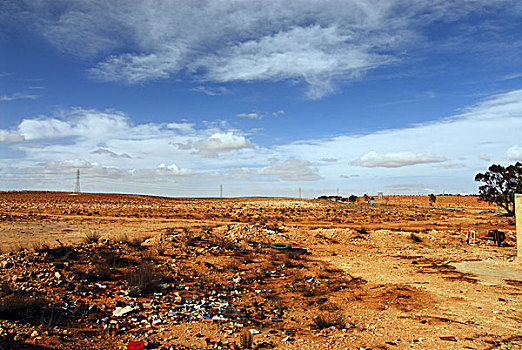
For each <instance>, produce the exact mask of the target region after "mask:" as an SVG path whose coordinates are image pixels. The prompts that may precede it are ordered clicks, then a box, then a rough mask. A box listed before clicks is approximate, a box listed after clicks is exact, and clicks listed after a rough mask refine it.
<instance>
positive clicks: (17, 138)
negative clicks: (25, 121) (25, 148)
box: [0, 129, 25, 142]
mask: <svg viewBox="0 0 522 350" xmlns="http://www.w3.org/2000/svg"><path fill="white" fill-rule="evenodd" d="M22 141H25V137H23V136H22V135H20V134H17V133H13V132H9V131H7V130H2V129H0V142H22Z"/></svg>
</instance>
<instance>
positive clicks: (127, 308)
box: [112, 305, 138, 317]
mask: <svg viewBox="0 0 522 350" xmlns="http://www.w3.org/2000/svg"><path fill="white" fill-rule="evenodd" d="M137 309H138V307H133V306H130V305H127V306H125V307H119V306H118V307H117V308H116V310H114V311H113V312H112V316H114V317H121V316H125V315H126V314H128V313H130V312H133V311H135V310H137Z"/></svg>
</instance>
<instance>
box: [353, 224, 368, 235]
mask: <svg viewBox="0 0 522 350" xmlns="http://www.w3.org/2000/svg"><path fill="white" fill-rule="evenodd" d="M355 231H357V232H358V233H360V234H361V235H367V234H368V229H367V228H366V227H364V226H361V227H359V228H358V229H356V230H355Z"/></svg>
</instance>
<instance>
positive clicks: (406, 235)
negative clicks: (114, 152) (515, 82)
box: [0, 192, 522, 349]
mask: <svg viewBox="0 0 522 350" xmlns="http://www.w3.org/2000/svg"><path fill="white" fill-rule="evenodd" d="M439 205H440V206H443V207H452V208H474V209H477V208H482V209H498V208H494V207H491V206H488V205H487V204H484V203H481V202H478V201H477V199H476V197H467V196H466V197H462V196H444V197H442V196H438V197H437V202H436V203H434V205H433V206H431V205H430V203H429V200H428V198H427V197H421V196H414V197H408V198H400V197H398V196H392V197H385V198H384V199H383V201H382V202H378V201H376V203H375V205H368V204H366V203H364V202H361V201H359V202H357V203H338V202H333V201H327V200H296V199H284V198H279V199H278V198H239V199H175V198H161V197H147V196H125V195H111V194H80V195H73V194H69V193H53V192H0V236H1V237H2V250H3V252H4V254H3V255H2V257H1V261H0V281H1V282H2V288H0V292H1V294H0V296H1V297H2V304H0V318H2V319H3V320H0V322H1V323H0V324H1V326H0V348H1V347H2V346H3V348H6V349H10V348H12V349H84V348H93V347H95V348H99V349H125V348H127V345H128V343H129V341H131V340H143V341H144V342H145V346H146V347H148V348H158V349H170V348H173V349H184V348H190V349H195V348H230V349H232V348H234V347H236V348H242V346H241V344H242V343H243V348H244V347H245V345H246V343H245V342H247V340H248V339H247V338H248V336H246V335H243V336H242V335H241V334H242V332H243V333H244V332H248V334H252V333H255V334H254V335H253V336H252V337H253V347H254V348H259V349H261V348H282V349H319V348H324V347H328V348H334V349H363V348H364V349H410V348H417V349H433V348H442V349H466V348H467V349H519V348H521V347H522V331H521V327H520V324H521V321H522V313H521V311H522V298H521V295H522V268H521V267H522V265H521V264H520V263H518V262H516V261H514V257H515V255H516V251H515V249H514V248H515V246H516V245H515V241H514V240H515V235H514V229H515V227H514V220H513V218H509V217H506V216H504V215H503V214H501V213H498V212H481V211H476V210H474V211H468V210H449V209H437V208H436V207H437V206H439ZM468 229H471V230H476V232H477V238H478V239H477V243H476V244H474V245H467V244H466V242H465V235H466V232H467V230H468ZM491 229H499V230H503V231H505V232H506V233H507V241H506V243H507V244H506V245H505V246H502V247H497V246H495V245H493V243H492V241H491V240H490V238H489V237H488V232H487V231H488V230H491ZM89 237H90V238H91V243H86V241H87V240H88V238H89ZM273 243H288V244H291V245H292V247H294V248H302V249H293V250H277V249H273V248H271V247H270V244H273ZM305 251H307V252H308V254H303V252H305ZM135 276H139V277H140V278H141V279H142V280H141V281H136V278H135ZM146 277H149V278H150V282H151V283H150V285H149V284H144V282H143V279H144V278H145V279H146ZM138 287H140V288H141V289H140V288H138ZM136 288H138V291H136ZM16 298H18V299H16ZM24 298H25V299H24ZM37 299H38V300H44V303H40V304H38V303H33V304H31V302H29V301H34V300H37ZM13 300H22V301H23V302H22V306H30V307H32V308H34V309H38V310H39V312H40V313H39V314H38V315H36V314H33V313H25V314H24V315H21V311H20V310H23V308H18V309H16V308H15V309H14V310H13V306H12V305H13V303H12V301H13ZM28 300H29V301H28ZM24 303H25V304H24ZM42 305H43V306H42ZM49 305H52V308H51V307H49ZM125 306H128V307H131V306H132V309H133V310H132V311H129V312H128V313H126V314H124V315H122V316H115V315H114V312H115V311H116V310H120V311H121V310H122V309H121V308H123V307H125ZM118 308H120V309H118ZM53 310H54V311H53ZM56 315H58V316H56ZM249 330H252V331H249ZM245 334H246V333H245Z"/></svg>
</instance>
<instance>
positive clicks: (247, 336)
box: [239, 329, 254, 349]
mask: <svg viewBox="0 0 522 350" xmlns="http://www.w3.org/2000/svg"><path fill="white" fill-rule="evenodd" d="M239 343H240V344H241V347H242V348H243V349H252V345H253V343H254V337H253V336H252V333H250V331H249V330H248V329H244V330H243V331H242V332H241V335H240V336H239Z"/></svg>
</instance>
